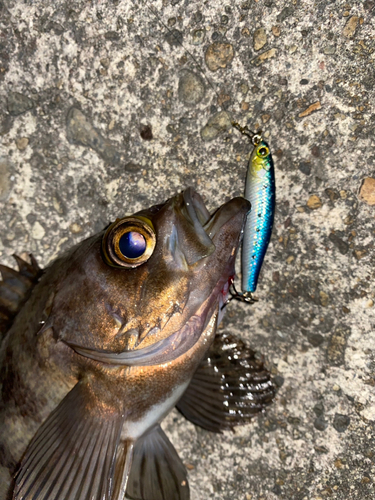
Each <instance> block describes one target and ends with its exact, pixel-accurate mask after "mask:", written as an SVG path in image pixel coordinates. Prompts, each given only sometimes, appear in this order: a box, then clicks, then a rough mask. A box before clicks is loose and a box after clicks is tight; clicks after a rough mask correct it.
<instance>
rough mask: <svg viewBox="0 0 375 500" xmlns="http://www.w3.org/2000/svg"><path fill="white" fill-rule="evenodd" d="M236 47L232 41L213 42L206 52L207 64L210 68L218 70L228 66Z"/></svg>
mask: <svg viewBox="0 0 375 500" xmlns="http://www.w3.org/2000/svg"><path fill="white" fill-rule="evenodd" d="M233 57H234V49H233V45H231V44H230V43H221V42H215V43H212V44H211V45H210V46H209V47H208V49H207V51H206V54H205V61H206V65H207V67H208V69H209V70H211V71H217V70H218V69H220V68H226V67H227V66H228V65H229V64H230V63H231V62H232V60H233Z"/></svg>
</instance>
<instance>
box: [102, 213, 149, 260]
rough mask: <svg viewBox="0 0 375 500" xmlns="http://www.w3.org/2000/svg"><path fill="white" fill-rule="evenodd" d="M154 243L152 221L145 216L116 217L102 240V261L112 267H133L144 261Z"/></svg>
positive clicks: (147, 257)
mask: <svg viewBox="0 0 375 500" xmlns="http://www.w3.org/2000/svg"><path fill="white" fill-rule="evenodd" d="M155 245H156V234H155V229H154V227H153V225H152V222H151V221H150V220H149V219H147V218H146V217H142V216H133V217H124V218H123V219H117V220H116V221H115V222H114V223H113V224H111V225H110V226H109V228H108V229H107V231H106V232H105V234H104V236H103V240H102V253H103V257H104V261H105V262H106V263H107V264H108V265H110V266H112V267H122V268H134V267H138V266H140V265H141V264H143V263H144V262H146V261H147V260H148V259H149V258H150V257H151V255H152V253H153V251H154V249H155Z"/></svg>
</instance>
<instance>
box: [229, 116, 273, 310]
mask: <svg viewBox="0 0 375 500" xmlns="http://www.w3.org/2000/svg"><path fill="white" fill-rule="evenodd" d="M233 126H234V127H235V128H236V129H237V130H239V131H240V132H241V133H242V134H244V135H247V136H248V137H250V139H251V141H252V143H253V145H254V150H253V152H252V154H251V156H250V161H249V167H248V171H247V176H246V187H245V198H246V199H247V200H249V201H250V203H251V211H250V213H249V214H248V216H247V221H246V226H245V229H244V236H243V243H242V263H241V264H242V293H239V292H237V290H236V289H235V287H234V284H233V283H232V288H233V290H234V292H232V298H235V299H238V300H241V301H244V302H248V303H251V304H252V303H254V302H255V301H256V299H255V298H254V296H253V293H254V292H255V290H256V287H257V283H258V278H259V273H260V270H261V268H262V264H263V261H264V257H265V255H266V252H267V248H268V244H269V241H270V238H271V233H272V226H273V219H274V213H275V171H274V166H273V161H272V155H271V151H270V148H269V146H268V144H267V143H266V142H265V141H264V140H263V138H262V134H261V133H257V134H253V133H251V132H250V131H249V130H248V128H247V127H241V126H240V125H239V124H238V123H233Z"/></svg>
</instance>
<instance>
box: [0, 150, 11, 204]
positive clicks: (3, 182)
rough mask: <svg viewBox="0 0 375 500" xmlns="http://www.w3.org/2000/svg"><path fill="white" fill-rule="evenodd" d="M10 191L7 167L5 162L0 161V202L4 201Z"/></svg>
mask: <svg viewBox="0 0 375 500" xmlns="http://www.w3.org/2000/svg"><path fill="white" fill-rule="evenodd" d="M9 191H10V182H9V167H8V163H7V162H6V161H5V160H0V200H5V198H6V197H7V196H8V194H9Z"/></svg>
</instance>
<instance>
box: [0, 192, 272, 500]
mask: <svg viewBox="0 0 375 500" xmlns="http://www.w3.org/2000/svg"><path fill="white" fill-rule="evenodd" d="M249 210H250V203H249V202H248V201H247V200H245V199H244V198H242V197H237V198H233V199H231V200H229V201H228V202H226V203H224V204H223V205H221V206H220V207H219V208H218V209H217V210H215V211H214V212H213V213H210V212H209V211H208V209H207V207H206V205H205V203H204V201H203V199H202V198H201V196H200V195H199V194H198V193H197V192H196V191H195V190H194V189H193V188H187V189H185V190H184V191H182V192H180V193H177V194H176V195H175V196H173V197H172V198H170V199H169V200H167V201H165V202H164V203H160V204H158V205H154V206H151V207H150V208H148V209H144V210H141V211H139V212H137V213H135V214H133V215H130V216H124V215H123V214H119V218H118V219H116V220H115V221H114V222H112V223H111V224H110V225H109V226H107V227H106V228H104V229H103V230H102V231H101V232H99V233H98V234H95V235H93V236H91V237H89V238H88V239H86V240H84V241H82V242H81V243H79V244H78V245H76V246H74V247H72V248H71V249H70V250H68V251H67V252H65V253H64V254H62V255H61V256H60V257H58V258H57V259H56V260H55V261H54V262H52V263H51V264H50V265H49V266H48V267H47V268H46V269H44V270H42V269H40V268H39V266H38V264H37V262H36V260H35V259H34V257H32V256H30V258H29V260H26V259H22V258H20V257H17V256H16V257H15V258H16V261H17V264H18V271H16V270H14V269H11V268H8V267H6V266H0V271H1V274H2V281H1V282H0V333H1V335H2V341H1V347H0V380H1V400H0V422H1V434H0V484H1V487H0V500H9V499H14V500H21V499H22V500H31V499H33V500H47V499H54V500H89V499H90V500H104V499H106V500H123V499H124V498H125V495H126V497H127V498H130V499H133V500H189V498H190V493H189V484H188V478H187V471H186V467H185V465H184V464H183V462H182V461H181V459H180V458H179V456H178V454H177V451H176V450H175V449H174V447H173V445H172V444H171V442H170V441H169V439H168V437H167V436H166V434H165V433H164V431H163V430H162V427H161V425H160V423H161V421H162V420H163V418H164V417H165V416H166V415H167V414H168V413H169V412H170V411H171V410H172V409H173V408H174V407H176V408H177V409H178V410H179V411H180V412H181V413H182V414H183V415H184V416H185V417H186V418H187V419H188V420H190V421H191V422H193V423H194V424H195V425H198V426H200V427H202V428H204V429H206V430H208V431H211V432H217V433H220V432H223V431H224V430H229V429H233V428H234V427H235V426H237V425H243V424H246V423H248V422H249V421H250V420H251V419H252V418H253V416H254V415H256V414H258V413H259V412H262V411H264V409H265V407H266V406H267V405H269V404H271V403H272V401H273V399H274V397H275V394H276V389H275V385H274V383H273V381H272V379H271V376H270V373H269V372H268V371H267V370H266V368H265V367H264V363H263V359H260V358H259V357H258V356H256V354H255V352H254V351H252V350H251V349H250V348H249V347H248V346H247V345H246V343H245V342H244V341H242V340H241V339H240V338H239V337H237V336H235V335H232V334H228V333H227V334H219V333H218V332H217V327H218V325H219V324H220V321H221V319H222V316H223V314H224V312H225V308H224V307H223V305H224V304H225V303H226V301H227V297H228V290H229V287H230V284H231V282H232V280H233V276H234V273H235V259H236V254H237V252H238V248H239V246H240V245H241V240H242V236H243V228H244V224H245V221H246V217H247V214H248V213H249Z"/></svg>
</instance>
